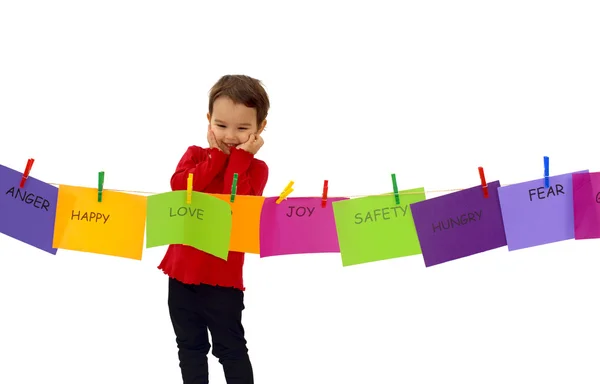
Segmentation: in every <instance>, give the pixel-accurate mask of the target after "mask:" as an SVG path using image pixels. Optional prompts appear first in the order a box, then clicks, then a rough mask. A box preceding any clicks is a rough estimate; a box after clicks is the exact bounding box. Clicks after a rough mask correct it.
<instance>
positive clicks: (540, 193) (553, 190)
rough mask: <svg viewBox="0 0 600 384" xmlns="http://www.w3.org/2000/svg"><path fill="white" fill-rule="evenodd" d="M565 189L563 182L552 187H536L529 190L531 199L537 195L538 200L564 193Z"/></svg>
mask: <svg viewBox="0 0 600 384" xmlns="http://www.w3.org/2000/svg"><path fill="white" fill-rule="evenodd" d="M564 194H565V191H563V186H562V185H561V184H556V185H555V186H552V185H551V186H550V188H544V187H539V188H534V189H530V190H529V201H533V197H534V196H535V197H537V198H538V200H542V199H545V198H547V197H550V196H558V195H564Z"/></svg>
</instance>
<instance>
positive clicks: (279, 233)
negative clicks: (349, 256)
mask: <svg viewBox="0 0 600 384" xmlns="http://www.w3.org/2000/svg"><path fill="white" fill-rule="evenodd" d="M277 199H278V197H270V198H268V199H266V200H265V203H264V205H263V209H262V214H261V217H260V257H267V256H276V255H292V254H302V253H330V252H335V253H337V252H339V251H340V246H339V243H338V238H337V231H336V226H335V217H334V216H333V208H332V205H331V204H332V203H334V202H336V201H342V200H347V199H348V198H346V197H330V198H328V199H327V203H328V204H327V205H326V206H325V208H323V207H321V201H322V198H321V197H288V198H287V199H286V200H283V201H282V202H281V203H280V204H276V203H275V202H276V201H277Z"/></svg>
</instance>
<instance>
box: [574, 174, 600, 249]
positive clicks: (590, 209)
mask: <svg viewBox="0 0 600 384" xmlns="http://www.w3.org/2000/svg"><path fill="white" fill-rule="evenodd" d="M573 221H574V226H573V227H574V231H575V233H574V237H575V240H582V239H597V238H600V172H593V173H574V174H573Z"/></svg>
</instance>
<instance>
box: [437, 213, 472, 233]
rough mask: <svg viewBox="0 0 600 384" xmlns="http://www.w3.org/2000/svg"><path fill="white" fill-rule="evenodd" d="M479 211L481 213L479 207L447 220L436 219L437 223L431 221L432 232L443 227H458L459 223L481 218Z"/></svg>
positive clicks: (467, 222)
mask: <svg viewBox="0 0 600 384" xmlns="http://www.w3.org/2000/svg"><path fill="white" fill-rule="evenodd" d="M481 213H482V210H481V209H480V210H479V211H474V212H469V213H463V214H462V215H460V216H456V217H451V218H449V219H447V220H444V221H438V222H437V223H433V224H431V226H432V227H433V233H435V231H436V230H440V231H442V230H444V229H451V228H454V227H460V226H461V225H466V224H469V223H470V222H472V221H477V220H481Z"/></svg>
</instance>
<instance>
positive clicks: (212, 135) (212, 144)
mask: <svg viewBox="0 0 600 384" xmlns="http://www.w3.org/2000/svg"><path fill="white" fill-rule="evenodd" d="M208 145H209V146H210V147H211V148H217V149H218V150H220V151H221V152H224V153H225V154H227V155H229V148H227V147H225V146H221V145H219V142H218V141H217V138H216V137H215V133H214V132H213V131H212V129H210V125H209V126H208Z"/></svg>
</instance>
